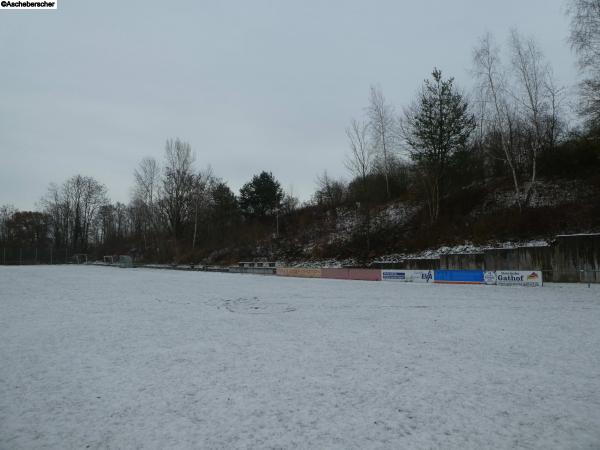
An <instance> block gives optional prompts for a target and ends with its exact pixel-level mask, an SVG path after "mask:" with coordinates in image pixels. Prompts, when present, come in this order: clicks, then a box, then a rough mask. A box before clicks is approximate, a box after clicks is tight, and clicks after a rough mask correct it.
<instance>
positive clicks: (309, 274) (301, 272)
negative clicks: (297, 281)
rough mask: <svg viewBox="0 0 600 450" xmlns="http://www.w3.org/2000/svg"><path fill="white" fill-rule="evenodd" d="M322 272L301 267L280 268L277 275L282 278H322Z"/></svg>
mask: <svg viewBox="0 0 600 450" xmlns="http://www.w3.org/2000/svg"><path fill="white" fill-rule="evenodd" d="M321 270H322V269H307V268H301V267H278V268H277V275H278V276H281V277H300V278H321Z"/></svg>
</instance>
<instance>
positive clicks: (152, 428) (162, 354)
mask: <svg viewBox="0 0 600 450" xmlns="http://www.w3.org/2000/svg"><path fill="white" fill-rule="evenodd" d="M0 448H2V449H11V450H12V449H37V448H52V449H70V448H76V449H85V448H91V449H98V448H101V449H105V448H110V449H121V448H127V449H131V448H150V449H187V448H227V449H230V448H318V449H335V448H339V449H350V448H356V449H368V448H390V449H400V448H406V449H431V448H450V449H485V448H493V449H504V448H527V449H531V448H534V449H579V448H586V449H592V448H600V286H593V287H592V288H591V289H588V288H587V287H586V286H581V285H546V286H545V287H543V288H537V289H534V288H529V289H528V288H502V287H495V286H494V287H492V286H464V287H463V286H441V285H422V284H395V283H386V282H380V283H375V282H360V281H336V280H315V279H293V278H277V277H265V276H256V275H232V274H218V273H201V272H178V271H168V270H165V271H160V270H150V269H118V268H112V267H92V266H89V267H82V266H62V267H58V266H55V267H8V268H7V267H0Z"/></svg>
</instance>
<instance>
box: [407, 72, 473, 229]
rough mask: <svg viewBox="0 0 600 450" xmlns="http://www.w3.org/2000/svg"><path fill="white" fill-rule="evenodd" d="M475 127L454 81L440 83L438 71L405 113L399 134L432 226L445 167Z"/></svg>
mask: <svg viewBox="0 0 600 450" xmlns="http://www.w3.org/2000/svg"><path fill="white" fill-rule="evenodd" d="M475 125H476V124H475V117H474V116H473V114H471V113H470V112H469V105H468V103H467V101H466V100H465V99H464V97H463V95H462V94H461V93H460V92H458V91H457V90H456V88H455V87H454V78H449V79H447V80H444V79H443V78H442V72H441V71H440V70H438V69H434V70H433V73H432V79H431V80H425V83H424V85H423V87H422V89H421V91H420V93H419V97H418V99H417V101H416V102H415V103H414V104H413V105H412V107H410V108H409V109H407V110H406V111H405V118H404V123H403V134H404V138H405V140H406V142H407V144H408V146H409V148H410V156H411V158H412V160H413V161H414V162H415V163H416V168H417V170H418V173H419V175H420V178H421V180H422V182H423V184H424V186H425V190H426V192H427V206H428V210H429V216H430V220H431V222H432V223H433V222H435V221H436V220H437V218H438V216H439V212H440V198H441V194H442V190H443V186H444V184H443V183H444V177H445V175H446V171H447V168H448V165H449V163H450V161H451V159H452V158H453V156H454V155H455V153H456V152H457V151H459V150H462V149H464V148H465V147H466V145H467V143H468V140H469V136H470V135H471V133H472V132H473V130H474V129H475Z"/></svg>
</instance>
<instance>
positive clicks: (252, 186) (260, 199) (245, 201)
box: [240, 171, 283, 217]
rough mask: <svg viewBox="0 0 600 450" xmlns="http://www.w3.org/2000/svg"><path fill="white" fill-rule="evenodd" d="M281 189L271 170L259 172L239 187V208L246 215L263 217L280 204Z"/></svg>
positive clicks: (281, 197)
mask: <svg viewBox="0 0 600 450" xmlns="http://www.w3.org/2000/svg"><path fill="white" fill-rule="evenodd" d="M282 199H283V191H282V189H281V185H280V184H279V182H278V181H277V180H276V179H275V177H273V174H272V173H271V172H265V171H263V172H261V173H260V174H259V175H254V177H252V180H251V181H249V182H248V183H246V184H245V185H244V186H243V187H242V188H241V189H240V208H241V209H242V211H243V212H244V214H246V216H248V217H265V216H267V215H271V214H273V212H274V211H276V210H277V209H278V208H279V206H280V205H281V200H282Z"/></svg>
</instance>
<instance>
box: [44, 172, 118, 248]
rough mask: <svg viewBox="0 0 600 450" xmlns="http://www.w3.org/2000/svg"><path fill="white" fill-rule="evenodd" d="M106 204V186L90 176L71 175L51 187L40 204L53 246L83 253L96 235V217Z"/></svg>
mask: <svg viewBox="0 0 600 450" xmlns="http://www.w3.org/2000/svg"><path fill="white" fill-rule="evenodd" d="M106 203H108V199H107V197H106V186H104V185H103V184H102V183H99V182H98V181H97V180H95V179H94V178H92V177H84V176H82V175H75V176H73V177H71V178H69V179H68V180H67V181H65V182H64V183H63V185H62V186H57V185H55V184H51V185H50V187H49V189H48V193H47V194H46V196H44V197H43V198H42V201H41V204H42V206H43V207H44V209H45V212H46V213H47V214H48V216H49V217H50V229H51V232H52V233H53V234H54V241H55V244H56V245H59V244H61V243H62V244H63V245H65V246H67V247H69V248H72V249H75V250H81V251H86V250H87V248H88V244H89V241H90V237H94V236H95V235H96V233H95V230H94V227H95V226H96V225H97V223H98V221H97V215H98V212H99V210H100V208H101V207H102V206H103V205H105V204H106Z"/></svg>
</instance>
